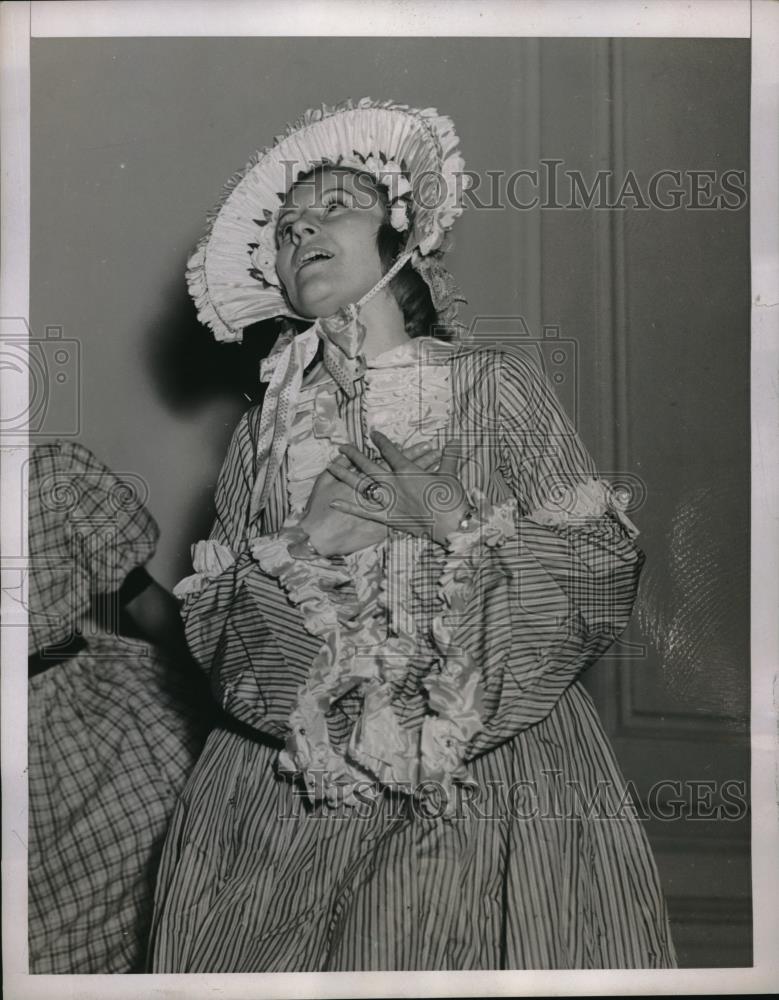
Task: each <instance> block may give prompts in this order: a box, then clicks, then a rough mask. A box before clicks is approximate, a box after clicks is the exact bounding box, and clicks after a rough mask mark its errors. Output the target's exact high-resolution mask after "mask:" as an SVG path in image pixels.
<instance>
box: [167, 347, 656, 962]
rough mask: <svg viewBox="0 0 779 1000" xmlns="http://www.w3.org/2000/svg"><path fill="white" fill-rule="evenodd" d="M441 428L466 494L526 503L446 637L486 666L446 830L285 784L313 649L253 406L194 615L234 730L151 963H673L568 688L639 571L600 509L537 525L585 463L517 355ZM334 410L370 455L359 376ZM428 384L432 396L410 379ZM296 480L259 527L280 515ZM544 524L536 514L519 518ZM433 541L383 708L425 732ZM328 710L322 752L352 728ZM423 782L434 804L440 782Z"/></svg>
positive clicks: (649, 874) (599, 649) (388, 801)
mask: <svg viewBox="0 0 779 1000" xmlns="http://www.w3.org/2000/svg"><path fill="white" fill-rule="evenodd" d="M442 363H445V364H447V365H448V366H449V370H450V385H451V406H450V412H449V425H448V427H443V428H440V429H437V430H435V431H433V434H434V436H435V439H436V440H437V442H438V443H439V444H440V443H442V442H443V441H444V440H445V439H447V438H450V437H457V438H460V440H461V441H463V443H464V446H465V450H466V461H465V462H464V463H463V468H462V475H463V477H464V481H465V483H466V485H467V486H474V487H478V488H480V489H481V490H483V491H484V492H485V493H486V495H487V497H488V499H489V500H490V501H492V502H497V501H500V500H502V499H505V498H507V497H510V496H514V497H516V499H517V502H518V505H519V511H520V515H521V516H520V520H519V527H518V531H517V534H516V537H515V538H513V539H511V540H510V541H509V542H508V543H506V544H504V545H501V546H498V547H496V548H494V549H490V550H489V552H487V551H486V549H485V551H484V553H483V558H481V559H480V561H479V562H478V566H477V568H476V570H475V572H476V574H477V578H476V579H475V581H474V583H475V584H476V585H475V586H474V588H473V596H472V598H471V600H470V604H469V606H468V607H467V609H466V612H465V613H464V614H462V615H461V616H460V617H459V619H458V621H457V623H456V627H455V638H456V641H457V642H458V644H459V645H461V646H462V647H463V648H464V649H466V650H467V651H468V652H469V653H471V655H472V656H473V657H474V658H475V659H476V660H477V662H479V663H480V664H481V665H482V670H483V680H484V698H483V719H484V726H483V728H482V730H481V731H480V732H479V733H478V734H477V735H476V737H475V738H474V739H473V741H472V742H471V744H470V745H469V747H468V754H467V759H468V762H469V763H468V770H469V772H470V776H471V778H472V779H473V785H472V786H463V787H462V789H461V794H460V793H458V794H460V798H459V799H458V802H457V803H456V808H455V809H454V810H453V812H452V813H451V814H450V815H446V816H445V815H443V809H437V808H436V796H435V794H432V795H429V796H427V797H426V798H425V799H424V801H423V802H421V801H417V800H415V799H412V798H408V797H405V796H403V795H400V794H390V793H389V792H386V793H385V794H384V795H383V796H382V797H380V798H379V799H378V800H377V801H369V800H367V799H366V800H365V801H364V802H361V804H360V805H359V806H357V807H356V808H348V807H346V806H343V805H339V806H335V807H324V806H316V807H312V806H311V805H310V804H308V802H307V801H306V799H305V798H304V796H303V795H302V791H301V789H300V788H299V787H298V786H297V785H295V784H294V783H292V782H290V781H289V780H288V779H286V778H284V777H282V776H280V775H278V774H277V773H276V772H275V770H274V761H275V758H276V754H277V749H278V747H279V746H280V741H281V740H282V739H283V737H284V735H285V733H286V731H287V721H286V720H287V718H288V715H289V712H290V710H291V708H292V706H293V704H294V700H295V696H296V692H297V689H298V688H299V686H300V685H301V684H302V683H303V681H304V680H305V678H306V676H307V671H308V668H309V665H310V663H311V660H312V658H313V656H314V655H315V654H316V652H317V650H318V648H319V640H317V639H315V638H314V637H312V636H311V635H309V633H308V632H306V631H305V629H304V627H303V620H302V618H301V616H300V612H299V611H298V609H297V608H296V607H293V606H292V605H291V604H290V603H289V602H288V601H287V599H286V597H285V595H284V593H283V592H282V591H281V590H280V589H279V587H278V585H277V583H276V581H275V580H273V579H271V578H270V577H267V576H265V575H264V574H263V572H262V571H261V570H260V568H259V567H258V565H257V564H256V563H255V562H254V561H253V560H252V558H251V556H250V555H249V552H248V546H247V541H246V538H247V529H248V528H249V526H248V525H247V523H246V512H247V505H248V498H249V495H250V491H251V484H252V478H253V460H254V444H253V441H254V437H255V435H256V428H257V423H258V413H257V410H256V409H254V410H250V411H249V412H248V413H247V414H246V415H245V417H244V418H243V420H242V421H241V423H240V424H239V426H238V428H237V430H236V433H235V435H234V437H233V441H232V444H231V447H230V450H229V452H228V455H227V458H226V460H225V463H224V467H223V470H222V474H221V477H220V481H219V485H218V489H217V498H216V505H217V520H216V523H215V526H214V530H213V535H212V537H213V538H214V539H215V540H217V541H219V542H220V543H222V544H224V545H227V546H229V547H231V548H232V549H233V550H234V551H235V552H236V555H237V558H236V561H235V563H234V564H233V565H232V566H231V567H230V568H229V569H228V570H225V571H224V572H223V573H221V574H220V575H219V576H217V577H215V578H214V579H213V580H211V581H210V582H209V583H208V585H207V586H205V588H204V589H203V590H202V591H201V592H200V593H198V594H194V595H191V596H189V597H188V599H187V603H186V606H185V617H186V622H187V630H188V635H189V639H190V644H191V646H192V649H193V651H194V652H195V655H196V656H197V657H198V659H199V661H200V662H201V663H202V665H203V666H204V668H205V669H207V670H209V671H210V673H211V677H212V679H213V685H214V689H215V691H217V693H218V695H219V697H220V700H221V702H222V704H223V705H224V706H225V708H226V709H227V710H228V712H229V713H230V715H231V716H232V717H233V718H234V720H235V722H234V725H233V726H231V727H227V728H222V729H219V730H217V731H215V732H213V733H212V734H211V736H210V737H209V740H208V743H207V745H206V748H205V751H204V753H203V755H202V756H201V758H200V761H199V763H198V765H197V767H196V769H195V771H194V773H193V775H192V777H191V779H190V782H189V784H188V786H187V788H186V790H185V793H184V795H183V798H182V801H181V802H180V804H179V807H178V808H177V810H176V812H175V814H174V817H173V822H172V826H171V829H170V832H169V836H168V840H167V843H166V846H165V849H164V853H163V859H162V863H161V869H160V875H159V881H158V889H157V899H156V908H155V918H154V928H153V935H152V942H151V956H152V967H153V969H154V971H157V972H281V971H314V970H340V971H344V970H392V969H404V970H408V969H441V970H444V969H534V968H536V969H542V968H545V969H552V968H554V969H564V968H659V967H669V966H673V965H674V962H675V958H674V950H673V945H672V943H671V940H670V935H669V930H668V923H667V916H666V910H665V904H664V901H663V898H662V893H661V890H660V885H659V880H658V875H657V871H656V869H655V865H654V861H653V859H652V856H651V852H650V850H649V846H648V843H647V840H646V837H645V834H644V832H643V830H642V829H641V826H640V824H639V823H638V822H637V820H636V819H635V817H634V815H633V813H632V810H631V808H630V804H629V802H627V800H626V793H625V784H624V780H623V778H622V776H621V774H620V772H619V768H618V766H617V764H616V761H615V759H614V756H613V753H612V751H611V748H610V747H609V745H608V741H607V739H606V737H605V735H604V733H603V731H602V728H601V726H600V723H599V721H598V718H597V715H596V713H595V711H594V709H593V706H592V704H591V702H590V699H589V697H588V696H587V694H586V693H585V691H584V690H583V688H582V687H581V686H580V685H579V683H578V682H577V677H578V675H579V674H580V673H581V671H582V670H583V669H584V668H585V667H587V666H588V665H589V664H591V663H592V662H593V661H595V660H596V659H597V658H598V657H599V656H600V655H601V654H602V653H603V652H604V651H605V650H606V649H607V648H608V646H609V645H610V643H611V642H612V641H613V639H614V637H615V636H616V635H617V634H619V632H620V631H621V630H622V629H623V628H624V626H625V624H626V623H627V620H628V617H629V615H630V611H631V608H632V603H633V598H634V595H635V589H636V585H637V579H638V574H639V571H640V568H641V564H642V560H643V557H642V555H641V553H640V552H639V550H638V549H636V547H635V546H634V544H633V541H632V538H631V537H630V535H629V533H628V532H627V531H626V530H625V528H624V527H623V525H622V524H621V523H620V520H619V518H618V517H616V516H612V515H611V513H602V514H601V515H599V516H597V517H593V516H590V517H585V518H583V519H582V520H581V521H579V522H577V521H571V522H570V523H567V524H558V525H548V524H543V523H540V522H539V519H538V518H536V517H535V514H534V512H535V511H537V510H538V508H543V506H544V502H545V501H546V500H547V499H548V497H549V496H550V495H551V493H553V492H554V490H555V489H556V487H558V486H559V485H560V484H561V483H563V484H566V485H570V484H573V485H574V486H576V485H577V484H580V483H583V482H587V481H589V480H590V479H591V477H593V476H594V475H595V473H594V470H593V468H592V463H591V460H590V459H589V457H588V456H587V454H586V453H585V451H584V450H583V448H582V446H581V443H580V442H579V440H578V438H577V436H576V434H575V433H574V431H573V429H572V428H571V426H570V424H569V422H568V421H567V419H566V417H565V415H564V414H563V413H562V411H561V409H560V407H559V405H558V403H557V401H556V399H555V397H554V394H553V392H552V391H551V390H550V389H549V387H548V386H547V385H546V383H545V382H544V380H543V379H542V378H541V377H540V376H539V375H538V373H537V372H536V371H535V369H534V368H533V367H532V366H531V365H529V364H528V363H526V362H525V361H524V360H522V359H521V358H519V357H518V356H517V355H515V354H513V353H511V352H505V351H497V350H491V349H486V348H481V349H478V350H472V351H456V350H454V349H453V350H452V351H451V352H450V353H449V355H448V356H447V357H446V359H445V360H444V361H443V362H442ZM358 390H359V391H358V393H357V395H356V396H355V398H354V399H353V400H351V401H349V402H347V403H345V404H344V405H345V407H346V409H345V412H344V416H345V418H346V422H347V426H348V429H349V434H350V436H351V437H352V440H354V441H355V443H356V444H357V445H358V446H360V447H364V446H365V442H364V441H363V437H362V427H363V424H364V421H363V420H362V419H361V413H362V408H363V407H364V405H365V399H364V396H365V392H364V383H362V382H361V383H359V384H358ZM423 392H424V388H423ZM286 498H287V490H286V483H285V474H284V470H283V469H282V475H281V476H280V477H279V479H278V481H277V482H276V484H275V489H274V492H273V495H272V498H271V503H270V505H269V507H268V508H267V509H266V511H265V514H264V518H263V522H262V526H261V527H262V530H263V531H264V532H273V531H277V530H278V529H279V527H280V526H281V523H282V521H283V519H284V516H285V514H286V510H287V499H286ZM531 514H532V515H533V517H531V516H529V515H531ZM442 556H443V554H442V550H441V549H439V548H438V547H437V546H435V545H433V544H432V543H430V544H429V546H428V548H427V550H426V551H425V555H424V558H423V559H422V560H421V563H420V565H418V566H416V567H415V568H414V571H413V574H412V576H413V581H412V589H413V590H414V592H415V594H416V603H415V609H416V610H415V613H416V614H418V615H419V619H420V620H419V621H418V625H421V627H420V628H419V646H418V655H417V656H416V657H414V658H413V659H412V663H411V666H410V669H409V671H408V673H407V676H406V677H405V679H404V681H403V682H402V683H401V684H400V685H399V686H398V687H397V689H396V695H395V701H394V702H393V707H394V708H395V710H396V713H397V714H398V716H399V717H400V718H402V720H403V724H404V725H406V726H411V727H413V726H414V725H419V723H420V716H421V714H422V713H423V712H424V697H423V692H424V689H423V688H422V686H421V682H422V680H423V679H424V677H425V676H426V675H427V674H428V673H429V672H430V671H431V670H435V669H437V667H436V663H437V660H436V656H435V652H434V650H433V648H432V647H431V645H430V640H429V635H428V634H427V631H426V627H425V626H426V625H427V624H428V623H429V617H430V615H431V614H432V612H433V611H434V610H435V605H436V600H437V598H436V595H435V588H434V587H433V588H431V587H425V585H424V581H425V580H433V581H435V580H436V579H437V573H438V572H439V571H440V566H441V563H442ZM359 711H360V697H359V693H358V692H357V691H356V690H353V691H351V692H349V693H348V694H347V695H344V696H343V697H342V698H341V699H340V700H339V701H338V702H337V703H336V704H335V705H333V707H332V708H331V710H330V712H329V716H328V724H329V727H330V730H331V738H332V739H333V742H336V741H337V740H338V738H339V735H340V738H341V739H344V738H345V737H346V736H347V735H348V732H349V730H350V728H351V726H352V725H353V723H354V721H355V719H356V718H357V717H358V716H359ZM433 791H434V790H433Z"/></svg>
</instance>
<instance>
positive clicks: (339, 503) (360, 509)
mask: <svg viewBox="0 0 779 1000" xmlns="http://www.w3.org/2000/svg"><path fill="white" fill-rule="evenodd" d="M330 506H331V507H332V508H333V510H339V511H341V513H342V514H354V515H355V517H364V518H365V519H366V521H378V522H379V524H386V521H387V513H386V511H384V510H379V509H377V510H372V509H371V508H369V507H365V506H363V505H362V504H359V503H351V502H350V501H349V500H331V501H330Z"/></svg>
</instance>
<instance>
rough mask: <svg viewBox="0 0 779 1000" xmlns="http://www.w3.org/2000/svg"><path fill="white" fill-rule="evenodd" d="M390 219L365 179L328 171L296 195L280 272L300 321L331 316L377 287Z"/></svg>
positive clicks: (287, 213) (282, 236)
mask: <svg viewBox="0 0 779 1000" xmlns="http://www.w3.org/2000/svg"><path fill="white" fill-rule="evenodd" d="M384 218H385V207H384V204H383V202H382V200H381V199H380V198H379V197H378V195H377V192H376V190H375V189H371V188H370V184H369V182H368V179H367V178H366V177H365V176H364V175H355V174H352V173H349V172H348V171H344V170H338V169H337V168H334V169H328V170H322V171H321V172H319V173H317V174H315V176H314V177H312V178H307V179H305V180H303V181H299V182H298V183H297V184H295V185H294V186H293V187H292V188H291V189H290V191H289V193H288V195H287V199H286V202H285V205H284V208H282V210H281V213H280V215H279V219H278V224H277V226H276V243H277V246H278V253H277V257H276V271H277V272H278V275H279V278H280V280H281V283H282V284H283V286H284V290H285V291H286V293H287V298H288V299H289V302H290V305H291V306H292V307H293V309H294V310H295V311H296V312H297V313H298V314H299V315H300V316H306V317H310V318H312V319H313V318H315V317H317V316H331V315H332V314H333V313H334V312H336V311H337V310H338V309H340V308H341V307H342V306H345V305H348V304H349V303H350V302H357V301H358V300H359V299H360V298H361V297H362V296H363V295H364V294H365V293H366V292H367V291H369V290H370V289H371V288H372V287H373V286H374V285H375V284H376V282H377V281H378V280H379V279H380V278H381V276H382V273H383V272H382V267H381V260H380V258H379V251H378V248H377V243H376V237H377V233H378V230H379V227H380V225H381V224H382V222H383V221H384Z"/></svg>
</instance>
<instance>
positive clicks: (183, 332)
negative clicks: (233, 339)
mask: <svg viewBox="0 0 779 1000" xmlns="http://www.w3.org/2000/svg"><path fill="white" fill-rule="evenodd" d="M183 270H184V268H183V267H181V268H180V269H177V275H178V274H181V273H182V272H183ZM164 300H165V302H166V303H167V307H166V309H165V310H164V311H163V312H162V313H161V314H160V316H159V318H158V320H157V321H156V322H155V323H153V324H152V325H151V326H150V328H149V331H148V335H147V338H146V364H147V368H148V371H149V374H150V377H151V380H152V384H153V385H154V387H155V389H156V390H157V392H158V393H159V396H160V398H161V399H162V401H163V403H164V404H165V405H166V406H168V407H170V409H171V410H173V411H174V412H176V413H191V412H193V411H195V410H199V409H200V408H201V407H203V406H204V405H206V404H207V403H209V402H210V401H212V400H213V399H214V398H215V397H224V396H234V397H235V398H236V400H238V399H240V397H241V393H242V392H243V390H244V382H245V381H246V373H245V371H243V370H242V369H243V367H244V362H245V359H244V358H243V357H242V352H241V348H240V346H239V345H237V344H220V343H218V342H217V341H216V340H214V338H213V336H212V334H211V332H210V330H208V329H207V328H206V327H205V326H203V325H202V324H201V323H200V322H199V321H198V318H197V313H196V310H195V306H194V304H193V302H192V299H191V298H190V297H189V292H188V291H187V286H186V283H185V282H184V281H183V280H182V279H181V278H180V277H177V278H176V280H175V281H171V283H170V285H169V286H168V291H167V294H166V295H165V296H164Z"/></svg>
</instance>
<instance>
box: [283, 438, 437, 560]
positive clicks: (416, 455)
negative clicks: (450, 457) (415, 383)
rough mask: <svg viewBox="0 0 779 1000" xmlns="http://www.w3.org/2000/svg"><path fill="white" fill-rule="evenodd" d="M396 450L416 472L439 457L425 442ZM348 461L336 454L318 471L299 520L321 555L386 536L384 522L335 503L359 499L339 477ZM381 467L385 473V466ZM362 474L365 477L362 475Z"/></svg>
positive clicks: (351, 549) (355, 547) (360, 546)
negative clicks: (326, 465)
mask: <svg viewBox="0 0 779 1000" xmlns="http://www.w3.org/2000/svg"><path fill="white" fill-rule="evenodd" d="M354 450H355V451H357V454H358V455H361V454H362V452H360V451H358V450H357V449H356V448H355V449H354ZM398 451H399V453H400V454H401V455H403V456H404V458H405V459H406V461H408V462H409V463H410V464H411V465H413V466H414V468H415V469H417V470H418V472H424V471H425V470H428V469H433V468H434V467H435V466H436V465H437V464H438V462H439V461H440V460H441V452H440V450H436V449H435V448H434V447H433V446H432V445H430V444H428V443H427V442H424V443H422V444H418V445H414V446H413V447H412V448H408V449H406V450H405V451H400V449H398ZM349 464H350V460H349V458H347V456H346V455H339V457H338V458H336V459H335V461H334V462H332V463H331V464H330V466H329V467H328V468H327V469H325V470H324V471H323V472H321V473H320V474H319V476H318V477H317V480H316V482H315V483H314V488H313V490H312V491H311V496H310V497H309V501H308V505H307V506H306V510H305V513H304V515H303V518H302V520H301V522H300V526H301V528H303V530H304V531H305V532H306V534H307V535H308V537H309V540H310V543H311V545H312V546H313V548H314V549H315V550H316V551H317V552H318V553H319V554H320V555H323V556H333V555H342V556H345V555H348V554H349V553H351V552H356V551H357V550H358V549H364V548H367V546H369V545H375V544H377V543H378V542H381V541H382V540H383V539H384V538H386V537H387V526H386V524H385V523H383V522H380V521H377V520H375V519H367V518H365V517H361V516H357V517H355V515H354V514H353V513H350V512H348V511H347V510H345V509H339V508H338V506H336V504H338V503H339V502H343V503H345V504H346V505H347V506H348V504H349V502H350V501H356V500H358V499H360V498H358V497H357V495H356V494H355V490H354V487H353V486H352V485H351V484H349V483H347V482H345V481H344V480H343V479H341V478H340V473H341V472H347V471H348V468H349ZM383 471H384V472H385V473H386V468H385V469H383ZM361 478H362V480H363V481H364V478H365V477H361Z"/></svg>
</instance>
